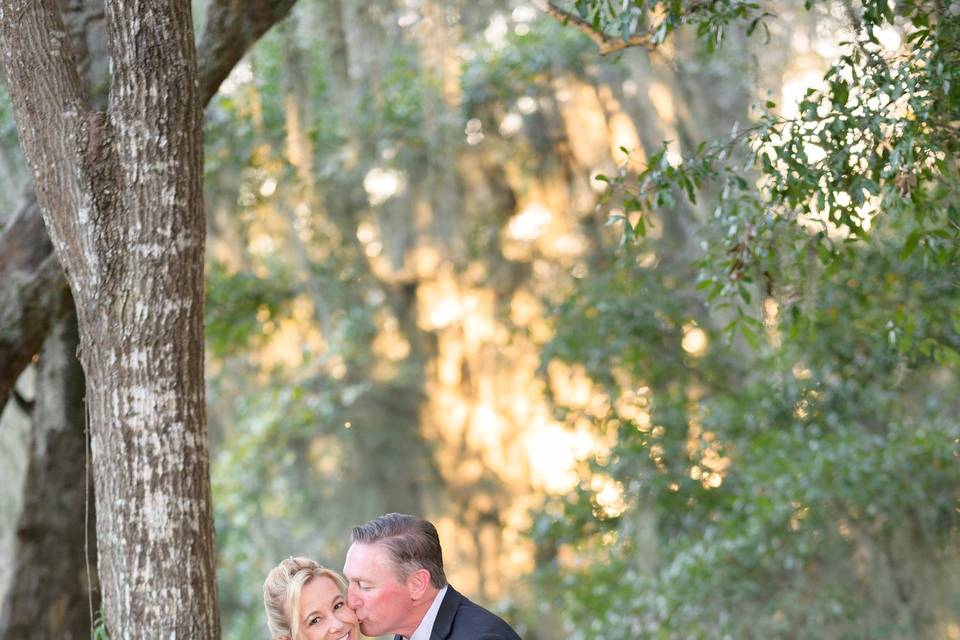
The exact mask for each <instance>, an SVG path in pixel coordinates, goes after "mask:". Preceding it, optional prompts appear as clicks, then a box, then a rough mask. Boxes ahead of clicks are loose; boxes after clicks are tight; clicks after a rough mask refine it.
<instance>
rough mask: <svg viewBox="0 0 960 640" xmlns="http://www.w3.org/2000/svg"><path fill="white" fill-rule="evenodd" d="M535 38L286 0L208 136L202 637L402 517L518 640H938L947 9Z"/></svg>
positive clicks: (949, 295)
mask: <svg viewBox="0 0 960 640" xmlns="http://www.w3.org/2000/svg"><path fill="white" fill-rule="evenodd" d="M203 4H204V3H203V2H202V1H198V2H195V3H194V5H195V7H196V8H197V15H198V16H202V15H203V12H202V7H203ZM704 6H707V7H709V8H708V9H704V8H703V7H704ZM691 7H692V8H691ZM552 8H553V10H554V13H555V14H556V13H559V12H567V18H566V19H565V20H564V19H558V17H557V16H556V15H554V16H550V15H547V14H546V13H545V12H544V11H542V9H543V7H541V6H539V5H538V6H534V5H533V4H530V3H527V2H521V1H513V0H475V1H473V2H459V1H455V0H448V1H446V2H441V1H439V0H370V1H368V2H363V3H357V2H349V1H348V0H322V1H321V0H317V1H309V2H308V1H305V0H304V1H301V2H299V3H298V4H297V5H296V7H295V9H294V11H293V14H292V15H291V16H290V17H289V18H288V19H287V20H286V21H284V22H283V23H282V24H281V25H279V26H278V27H277V28H275V29H274V30H272V31H271V32H270V33H268V34H267V35H266V36H265V37H264V38H263V40H262V41H261V42H260V43H258V45H257V46H256V47H255V48H254V49H253V51H252V52H251V53H250V54H249V55H248V56H247V58H246V59H245V60H244V61H243V63H242V64H241V65H240V66H239V67H238V68H237V69H235V70H234V72H233V74H232V75H231V76H230V78H229V79H228V80H227V82H226V83H225V85H224V86H223V87H222V89H221V92H220V94H219V95H218V96H217V98H215V100H214V102H213V103H212V104H211V106H210V108H209V109H208V112H207V129H206V167H205V178H206V194H207V215H208V220H209V225H208V229H209V238H208V278H207V359H208V361H207V376H208V399H209V405H210V410H209V420H210V426H211V434H212V438H213V451H214V465H213V485H214V500H215V510H216V526H217V536H218V538H217V539H218V546H219V553H220V588H221V603H222V616H223V621H224V631H225V637H227V638H231V639H236V640H246V639H248V638H259V637H263V636H264V634H265V626H264V622H263V613H262V604H261V595H260V585H261V584H262V580H263V577H264V576H265V574H266V572H267V571H268V570H269V568H270V567H272V566H273V565H274V564H275V563H276V562H278V561H279V559H281V558H283V557H286V556H288V555H292V554H306V555H311V556H314V557H316V558H318V559H319V560H321V561H322V562H324V563H326V564H329V565H331V566H333V567H336V568H339V567H340V566H342V559H343V554H344V553H345V550H346V546H347V541H348V535H349V529H350V527H351V526H353V525H354V524H359V523H361V522H364V521H366V520H367V519H369V518H371V517H373V516H376V515H379V514H381V513H384V512H387V511H406V512H414V513H421V514H424V515H425V516H427V517H429V518H430V519H432V520H433V521H434V522H436V523H437V525H438V528H439V530H440V534H441V538H442V541H443V545H444V551H445V555H446V563H447V565H448V567H449V574H450V577H451V580H452V582H453V583H454V584H455V585H456V586H457V588H458V589H460V590H462V591H464V592H465V593H467V594H468V595H470V596H471V597H473V598H475V599H477V600H479V601H480V602H482V603H484V604H487V605H490V606H491V607H493V608H495V609H496V610H498V611H500V612H501V613H503V614H504V615H505V616H506V617H507V618H508V619H509V620H511V621H512V622H513V623H515V624H516V625H517V627H518V628H519V629H520V630H521V635H522V636H524V637H526V638H529V639H531V640H536V639H538V638H548V637H555V636H557V635H563V636H567V637H572V638H587V637H593V638H607V639H611V640H614V639H621V638H622V639H626V638H638V637H650V638H769V637H782V638H810V637H816V638H945V639H949V640H958V639H960V613H958V611H960V607H958V603H960V577H958V576H960V549H958V544H960V529H958V522H960V458H958V455H960V453H958V452H960V425H958V422H957V415H958V413H960V411H958V410H960V393H958V391H960V380H958V376H957V368H956V365H957V363H958V359H960V356H958V353H960V300H958V297H960V290H958V284H960V282H958V276H957V273H958V271H957V254H956V249H957V246H958V245H957V229H958V225H957V222H958V209H957V207H958V204H960V199H958V189H957V187H958V181H957V170H958V165H957V158H958V156H957V151H958V149H957V144H958V141H957V136H958V132H960V97H958V96H960V94H958V90H960V83H958V82H955V81H954V80H955V75H956V74H957V69H958V66H957V64H956V62H957V57H958V54H957V44H956V42H957V38H956V37H955V35H956V33H957V26H956V24H957V21H958V19H960V18H958V8H957V6H956V4H955V3H954V4H951V3H929V4H925V3H919V2H904V3H900V4H898V5H896V7H894V5H892V4H889V5H888V4H887V3H875V2H866V3H839V2H838V3H832V2H824V3H812V2H810V3H806V5H805V4H804V3H802V2H794V1H792V0H778V1H776V2H770V3H763V4H762V5H761V4H754V3H749V2H729V3H728V2H720V3H708V5H700V4H698V3H693V4H689V3H652V4H651V3H645V2H640V1H634V2H626V3H620V2H617V3H610V2H606V1H605V0H597V1H594V2H589V1H582V0H578V1H577V2H570V3H566V4H563V3H558V4H556V5H553V7H552ZM198 19H199V18H198ZM598 38H599V39H603V40H605V41H607V42H615V41H616V40H617V39H618V38H619V39H626V40H628V41H629V40H630V39H631V38H632V39H634V40H636V41H637V42H641V41H642V42H643V43H646V44H648V45H650V46H649V47H644V46H638V47H630V48H624V49H622V50H619V51H616V52H613V53H612V54H609V55H605V56H601V55H600V54H599V52H598V47H597V42H596V41H597V40H598ZM14 138H15V135H14V134H13V131H12V124H11V122H10V117H9V113H8V109H6V107H5V106H3V105H0V143H2V145H3V149H2V153H0V163H2V165H3V170H2V171H0V174H2V179H3V181H5V182H4V183H3V184H2V188H3V189H2V190H3V192H4V193H3V194H2V197H3V198H4V199H3V200H2V204H3V207H4V210H8V209H10V208H11V207H12V205H13V201H14V200H15V197H14V196H12V195H11V194H16V193H17V191H18V185H19V183H20V182H22V180H23V176H24V171H23V169H22V164H21V163H22V161H21V160H19V158H18V156H17V152H16V150H15V149H16V146H15V145H16V141H15V139H14ZM27 377H28V376H27ZM21 389H22V390H25V393H28V389H29V381H28V380H25V381H24V382H23V383H22V385H21ZM15 411H16V410H15V409H14V408H12V405H11V409H8V410H7V412H6V413H5V415H4V428H3V429H0V437H2V438H4V443H5V446H4V448H3V453H2V456H3V458H2V459H4V460H5V459H6V458H8V457H9V458H10V460H11V463H10V464H9V465H7V464H6V462H5V463H4V465H3V466H4V467H5V469H6V470H5V471H4V474H5V478H7V479H8V480H9V481H7V482H5V483H4V486H5V487H9V489H8V490H7V491H6V492H5V493H4V496H3V499H4V502H3V503H0V507H2V509H3V510H2V511H0V514H3V520H4V522H7V521H8V520H9V522H13V521H15V520H14V518H13V517H12V516H11V517H10V518H9V519H8V518H7V515H6V514H7V512H8V511H9V513H11V514H13V513H16V509H17V508H18V507H17V497H16V495H17V491H18V485H17V482H20V480H18V478H20V477H21V475H22V470H20V468H19V466H18V465H17V464H16V462H15V461H16V460H18V459H20V457H21V456H18V455H17V451H22V447H23V446H24V445H23V440H24V438H23V427H20V426H18V425H20V424H22V422H21V423H18V422H17V420H18V417H17V416H16V415H15ZM8 425H12V426H8ZM17 447H21V449H17ZM21 466H22V465H21ZM3 533H4V536H5V537H9V535H10V532H9V531H6V530H5V531H4V532H3Z"/></svg>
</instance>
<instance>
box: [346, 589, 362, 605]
mask: <svg viewBox="0 0 960 640" xmlns="http://www.w3.org/2000/svg"><path fill="white" fill-rule="evenodd" d="M347 606H348V607H350V608H351V609H354V610H356V609H357V607H359V606H360V597H359V596H358V595H357V588H356V587H354V586H353V585H350V586H349V587H347Z"/></svg>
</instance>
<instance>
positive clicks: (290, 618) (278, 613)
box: [263, 557, 359, 640]
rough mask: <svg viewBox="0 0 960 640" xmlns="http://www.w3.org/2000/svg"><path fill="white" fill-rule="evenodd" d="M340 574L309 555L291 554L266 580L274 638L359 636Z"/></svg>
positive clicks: (342, 638) (304, 639) (329, 639)
mask: <svg viewBox="0 0 960 640" xmlns="http://www.w3.org/2000/svg"><path fill="white" fill-rule="evenodd" d="M346 593H347V583H346V581H345V580H344V579H343V578H342V577H341V576H340V574H338V573H336V572H335V571H331V570H330V569H326V568H324V567H321V566H320V565H319V564H317V563H316V562H314V561H313V560H310V559H309V558H292V557H291V558H287V559H286V560H284V561H283V562H281V563H280V564H278V565H277V566H276V567H274V568H273V569H272V570H271V571H270V573H269V574H267V580H266V582H264V583H263V606H264V608H265V609H266V610H267V626H268V627H269V628H270V637H271V638H272V640H318V639H322V640H357V638H358V637H359V631H358V627H359V623H358V621H357V615H356V614H355V613H354V612H353V609H351V608H350V607H348V606H347V599H346Z"/></svg>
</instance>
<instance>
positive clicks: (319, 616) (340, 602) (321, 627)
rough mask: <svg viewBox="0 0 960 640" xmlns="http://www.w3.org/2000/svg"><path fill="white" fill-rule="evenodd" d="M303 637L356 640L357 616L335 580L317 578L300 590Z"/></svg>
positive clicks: (323, 639) (301, 631)
mask: <svg viewBox="0 0 960 640" xmlns="http://www.w3.org/2000/svg"><path fill="white" fill-rule="evenodd" d="M300 636H301V637H302V638H305V639H306V640H356V637H357V615H356V614H355V613H354V612H353V609H351V608H350V607H348V606H347V601H346V598H344V597H343V596H342V595H341V594H340V589H339V588H338V587H337V585H336V584H335V583H334V581H333V580H330V579H329V578H324V577H316V578H313V579H311V580H310V581H309V582H307V583H306V584H305V585H303V588H302V589H301V590H300Z"/></svg>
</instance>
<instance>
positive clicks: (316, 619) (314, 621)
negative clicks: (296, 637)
mask: <svg viewBox="0 0 960 640" xmlns="http://www.w3.org/2000/svg"><path fill="white" fill-rule="evenodd" d="M307 624H309V625H310V626H311V627H312V626H313V625H315V624H320V616H314V617H312V618H310V621H309V622H307Z"/></svg>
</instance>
